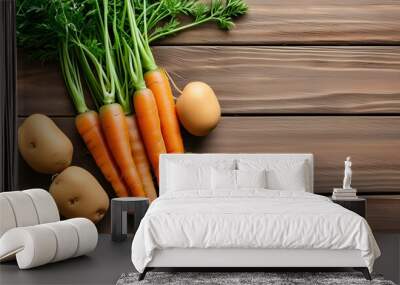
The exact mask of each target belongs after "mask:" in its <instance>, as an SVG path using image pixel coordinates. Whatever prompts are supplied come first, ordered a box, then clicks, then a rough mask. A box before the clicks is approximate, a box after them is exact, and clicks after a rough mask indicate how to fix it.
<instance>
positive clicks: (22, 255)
mask: <svg viewBox="0 0 400 285" xmlns="http://www.w3.org/2000/svg"><path fill="white" fill-rule="evenodd" d="M97 239H98V234H97V229H96V226H95V225H94V224H93V223H92V222H91V221H90V220H88V219H85V218H75V219H70V220H65V221H61V222H55V223H51V224H42V225H35V226H29V227H18V228H14V229H11V230H9V231H7V232H6V233H5V234H4V235H3V236H2V237H1V238H0V261H4V260H8V259H9V258H10V257H12V256H14V255H15V256H16V259H17V263H18V266H19V268H20V269H28V268H33V267H37V266H40V265H44V264H46V263H50V262H56V261H60V260H63V259H67V258H71V257H75V256H79V255H83V254H86V253H88V252H90V251H92V250H93V249H94V248H95V247H96V245H97Z"/></svg>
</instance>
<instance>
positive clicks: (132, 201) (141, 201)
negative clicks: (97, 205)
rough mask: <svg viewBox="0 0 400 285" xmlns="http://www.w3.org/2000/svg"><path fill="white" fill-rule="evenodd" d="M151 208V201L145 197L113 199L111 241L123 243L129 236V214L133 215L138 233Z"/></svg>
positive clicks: (135, 229)
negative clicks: (141, 222)
mask: <svg viewBox="0 0 400 285" xmlns="http://www.w3.org/2000/svg"><path fill="white" fill-rule="evenodd" d="M148 207H149V199H148V198H144V197H123V198H113V199H111V239H112V240H113V241H123V240H125V239H126V237H127V234H128V214H133V218H134V219H135V226H134V231H133V233H136V231H137V229H138V227H139V224H140V221H141V220H142V218H143V217H144V215H145V214H146V211H147V209H148Z"/></svg>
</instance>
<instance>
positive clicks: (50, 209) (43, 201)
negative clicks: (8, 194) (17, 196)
mask: <svg viewBox="0 0 400 285" xmlns="http://www.w3.org/2000/svg"><path fill="white" fill-rule="evenodd" d="M23 193H26V194H28V195H29V196H30V198H31V199H32V201H33V204H34V206H35V209H36V213H37V215H38V218H39V224H45V223H51V222H57V221H59V220H60V215H59V213H58V209H57V204H56V202H55V201H54V199H53V197H52V196H51V195H50V193H49V192H47V191H46V190H43V189H29V190H24V191H23Z"/></svg>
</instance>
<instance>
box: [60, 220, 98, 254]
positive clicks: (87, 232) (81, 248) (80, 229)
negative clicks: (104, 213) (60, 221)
mask: <svg viewBox="0 0 400 285" xmlns="http://www.w3.org/2000/svg"><path fill="white" fill-rule="evenodd" d="M65 222H67V223H69V224H71V225H72V226H73V227H74V228H75V230H76V231H77V233H78V248H77V250H76V252H75V254H74V257H76V256H80V255H83V254H86V253H88V252H91V251H92V250H94V249H95V248H96V246H97V241H98V233H97V228H96V226H95V225H94V223H93V222H92V221H90V220H89V219H85V218H74V219H69V220H66V221H65Z"/></svg>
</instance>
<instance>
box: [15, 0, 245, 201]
mask: <svg viewBox="0 0 400 285" xmlns="http://www.w3.org/2000/svg"><path fill="white" fill-rule="evenodd" d="M246 11H247V5H246V4H245V3H244V2H243V0H211V1H210V2H209V3H205V2H203V1H199V0H159V1H150V0H52V1H48V0H18V1H17V42H18V45H19V47H21V48H23V51H24V53H25V54H28V55H29V56H31V57H32V58H38V59H41V60H54V59H58V60H59V63H60V66H61V70H62V74H63V77H64V79H65V83H66V86H67V90H68V93H69V95H70V97H71V100H72V102H73V103H74V106H75V109H76V111H77V113H78V115H77V117H76V120H75V122H76V127H77V130H78V132H79V134H80V135H81V137H82V139H83V141H84V142H85V144H86V146H87V148H88V150H89V151H90V153H91V154H92V156H93V159H94V160H95V162H96V164H97V166H98V167H99V168H100V169H101V171H102V173H103V175H104V176H105V177H106V179H107V180H108V181H109V182H110V184H111V185H112V187H113V189H114V192H115V194H116V195H117V196H119V197H124V196H147V197H148V198H149V199H150V200H151V201H152V200H154V199H155V198H156V196H157V194H156V190H155V189H156V188H155V184H154V181H153V179H152V174H151V173H152V171H153V173H154V174H155V176H156V177H157V178H158V160H159V155H160V154H162V153H183V152H184V143H183V140H182V135H181V132H180V125H179V119H180V120H181V122H182V123H183V126H184V127H185V128H186V129H188V131H189V132H190V133H192V134H194V135H206V134H207V133H208V132H209V131H210V130H211V129H212V128H214V127H215V126H216V124H217V122H218V120H219V116H220V107H219V104H218V100H217V98H216V97H215V94H214V93H213V91H212V89H211V88H210V87H209V86H208V85H206V84H204V83H201V84H200V85H199V83H198V82H193V83H192V84H189V85H188V86H192V87H190V88H189V87H187V88H185V89H184V91H183V92H184V93H183V95H181V96H182V99H181V100H179V99H178V104H179V101H182V102H183V103H180V105H182V107H180V109H181V111H180V112H179V110H178V115H179V118H178V115H177V110H176V106H175V101H174V97H173V93H172V90H171V86H170V82H169V76H168V74H167V72H166V70H165V69H163V68H160V67H158V66H157V64H156V62H155V59H154V57H153V54H152V50H151V46H150V45H151V43H152V42H154V41H157V40H159V39H162V38H165V37H167V36H172V35H174V34H176V33H178V32H180V31H183V30H185V29H189V28H192V27H195V26H197V25H201V24H203V23H206V22H212V21H213V22H216V23H217V24H218V26H219V27H220V28H221V29H225V30H229V29H231V28H232V27H233V26H234V24H233V19H234V18H235V17H238V16H240V15H243V14H245V13H246ZM196 86H200V87H201V88H194V87H196ZM85 90H88V91H89V92H88V93H89V94H90V96H91V97H92V99H93V101H94V103H95V107H96V110H89V109H88V107H87V105H86V103H85ZM193 102H194V103H193ZM199 102H200V103H203V104H202V105H203V106H206V107H207V106H210V108H211V109H210V112H208V111H207V110H202V112H203V114H205V115H202V116H203V117H204V118H206V117H207V116H208V115H207V114H211V115H212V116H211V117H212V118H211V119H209V118H208V117H207V119H205V120H204V123H203V122H199V120H200V121H201V120H202V119H201V116H200V117H199V118H197V119H195V120H193V119H191V118H189V116H190V111H189V112H188V111H187V110H190V108H191V107H186V106H193V104H199ZM210 102H211V103H210ZM210 104H211V105H210ZM203 109H204V108H203ZM193 122H194V123H193ZM193 124H194V125H196V124H197V125H196V126H194V127H193ZM196 128H197V129H196Z"/></svg>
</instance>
